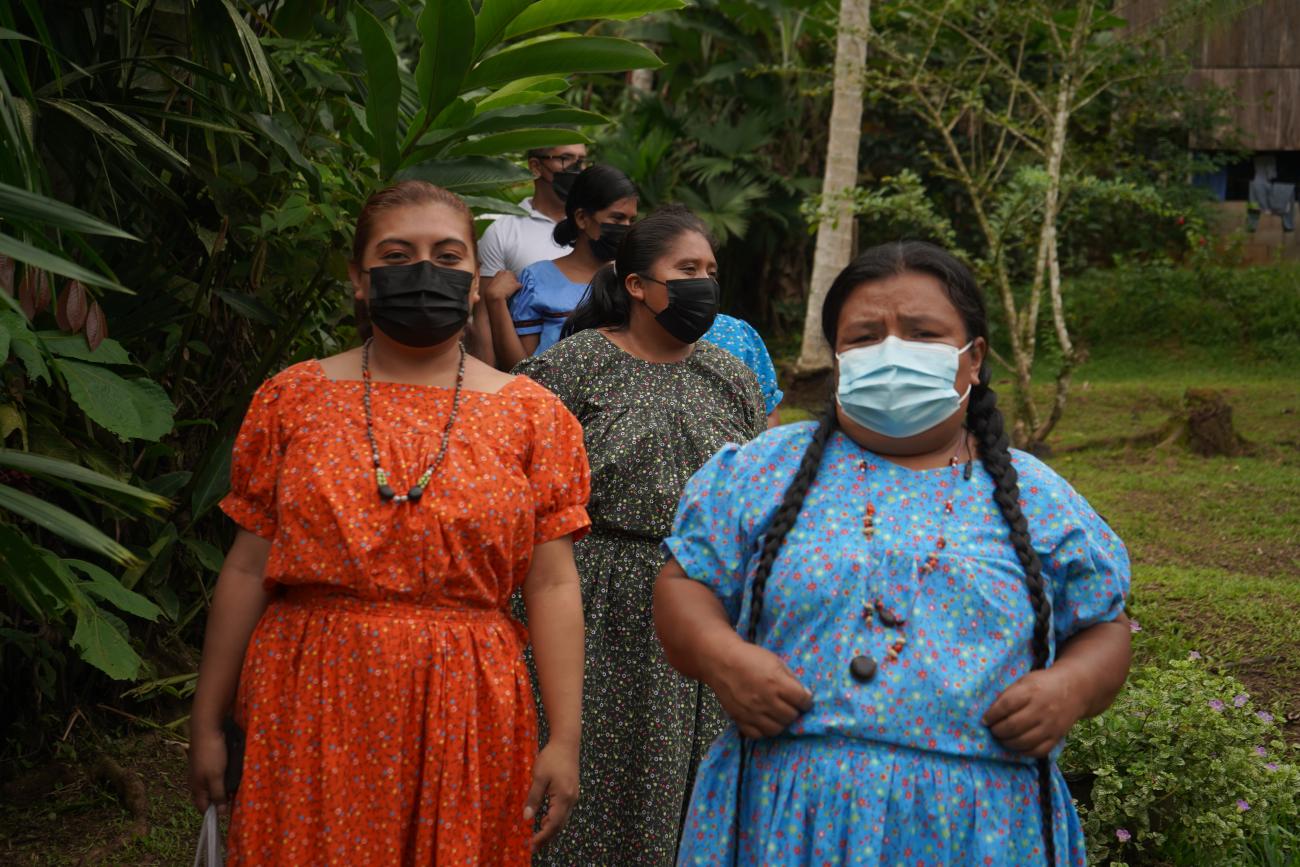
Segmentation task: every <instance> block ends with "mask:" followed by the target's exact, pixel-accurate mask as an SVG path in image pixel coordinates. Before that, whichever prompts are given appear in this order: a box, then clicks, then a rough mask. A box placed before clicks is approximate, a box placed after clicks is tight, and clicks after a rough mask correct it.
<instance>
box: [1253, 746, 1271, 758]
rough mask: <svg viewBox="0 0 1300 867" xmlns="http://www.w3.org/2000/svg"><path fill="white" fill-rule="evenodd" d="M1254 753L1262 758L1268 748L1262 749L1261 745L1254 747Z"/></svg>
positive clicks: (1266, 753)
mask: <svg viewBox="0 0 1300 867" xmlns="http://www.w3.org/2000/svg"><path fill="white" fill-rule="evenodd" d="M1255 755H1257V756H1259V757H1260V758H1261V759H1262V758H1263V757H1264V756H1266V755H1268V750H1266V749H1264V748H1263V747H1255Z"/></svg>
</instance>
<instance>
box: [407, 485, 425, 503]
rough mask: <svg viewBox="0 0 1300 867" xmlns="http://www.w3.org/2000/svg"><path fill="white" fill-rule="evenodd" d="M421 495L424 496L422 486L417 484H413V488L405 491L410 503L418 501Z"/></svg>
mask: <svg viewBox="0 0 1300 867" xmlns="http://www.w3.org/2000/svg"><path fill="white" fill-rule="evenodd" d="M423 496H424V488H422V487H420V486H419V485H416V486H414V487H413V488H411V490H409V491H407V492H406V499H408V500H410V501H411V502H412V503H418V502H419V501H420V497H423Z"/></svg>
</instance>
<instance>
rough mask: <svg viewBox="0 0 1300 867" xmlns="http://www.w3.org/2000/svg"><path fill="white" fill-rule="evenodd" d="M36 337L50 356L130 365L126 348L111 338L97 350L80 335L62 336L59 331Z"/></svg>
mask: <svg viewBox="0 0 1300 867" xmlns="http://www.w3.org/2000/svg"><path fill="white" fill-rule="evenodd" d="M36 336H37V337H39V338H40V340H41V342H42V343H44V344H45V348H46V349H47V350H48V351H49V352H50V354H51V355H62V356H63V357H65V358H79V359H81V360H82V361H93V362H95V363H96V364H130V363H131V356H130V355H128V354H127V352H126V348H125V347H123V346H122V344H120V343H118V342H117V341H116V340H114V339H113V338H111V337H105V338H104V340H103V342H102V343H100V344H99V347H98V348H97V349H91V348H90V344H88V343H86V338H85V336H84V335H81V334H64V333H62V332H61V331H38V332H36Z"/></svg>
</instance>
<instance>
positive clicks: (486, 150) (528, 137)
mask: <svg viewBox="0 0 1300 867" xmlns="http://www.w3.org/2000/svg"><path fill="white" fill-rule="evenodd" d="M566 144H591V139H589V138H587V137H586V136H585V135H583V134H582V133H580V132H578V131H577V130H572V129H517V130H513V131H511V132H500V133H496V134H494V135H485V136H483V137H482V138H479V139H475V140H473V141H467V142H461V143H460V144H458V145H456V146H455V147H453V148H451V149H449V150H448V151H447V153H448V154H450V155H451V156H457V157H460V156H494V155H496V154H513V153H521V152H523V151H527V150H532V149H533V148H546V147H556V146H557V145H566Z"/></svg>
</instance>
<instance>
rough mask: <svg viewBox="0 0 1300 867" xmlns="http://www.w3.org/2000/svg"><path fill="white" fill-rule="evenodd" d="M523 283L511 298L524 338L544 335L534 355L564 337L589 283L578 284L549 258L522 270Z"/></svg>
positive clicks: (512, 316) (513, 316)
mask: <svg viewBox="0 0 1300 867" xmlns="http://www.w3.org/2000/svg"><path fill="white" fill-rule="evenodd" d="M519 283H520V284H521V288H520V290H519V291H518V292H516V293H515V294H514V296H513V297H511V299H510V305H509V306H510V319H511V320H512V321H513V322H514V323H515V332H516V333H517V334H518V335H519V336H520V337H523V336H525V335H527V334H539V335H541V337H540V338H539V339H538V341H537V348H536V349H535V350H533V355H541V354H542V353H543V352H545V351H546V350H548V349H550V348H551V347H552V346H554V345H555V343H556V341H558V340H559V339H560V330H561V329H562V328H564V321H565V320H566V319H568V318H569V314H570V313H572V312H573V311H574V309H575V308H576V307H577V306H578V304H579V302H581V301H582V296H583V295H585V294H587V284H586V283H574V282H573V281H572V280H570V279H569V278H568V277H565V276H564V273H563V272H562V271H561V270H560V269H559V268H558V267H556V265H555V263H554V262H552V261H550V260H548V259H543V260H542V261H540V262H534V263H533V264H531V265H529V266H528V267H527V268H525V269H524V270H522V271H520V272H519Z"/></svg>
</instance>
